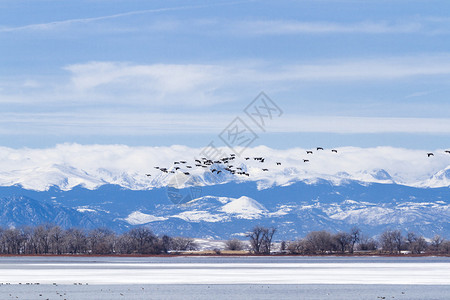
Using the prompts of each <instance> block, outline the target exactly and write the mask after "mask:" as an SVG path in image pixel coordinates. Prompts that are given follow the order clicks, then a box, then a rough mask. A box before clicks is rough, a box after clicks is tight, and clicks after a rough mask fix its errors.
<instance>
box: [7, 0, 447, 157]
mask: <svg viewBox="0 0 450 300" xmlns="http://www.w3.org/2000/svg"><path fill="white" fill-rule="evenodd" d="M448 11H450V3H448V1H402V0H399V1H382V0H381V1H380V0H377V1H371V0H369V1H339V0H336V1H325V0H324V1H321V0H314V1H130V0H127V1H118V0H117V1H116V0H112V1H104V0H89V1H54V0H46V1H41V0H35V1H17V0H14V1H12V0H10V1H9V0H1V1H0V144H1V145H3V146H9V147H50V146H53V145H55V144H57V143H65V142H69V143H71V142H76V143H84V144H96V143H99V144H127V145H146V146H158V145H173V144H184V145H188V146H194V147H202V146H203V145H206V144H208V143H209V142H210V141H211V140H213V139H217V136H218V135H219V134H220V133H221V132H222V130H223V129H224V128H226V127H227V126H228V124H229V123H230V122H232V121H233V120H234V119H235V117H237V116H239V117H241V119H242V120H244V121H245V122H246V123H247V124H248V125H249V126H250V127H251V128H252V129H253V130H254V131H255V133H257V135H258V139H257V140H256V141H255V143H254V144H253V145H258V144H264V145H268V146H270V147H274V148H288V147H295V146H299V147H310V146H314V145H317V144H320V145H323V146H326V147H332V146H347V145H350V146H362V147H369V146H370V147H371V146H379V145H389V146H397V147H406V148H420V149H429V148H432V149H434V148H448V147H450V146H449V144H450V101H449V98H450V97H449V96H450V39H449V37H450V17H449V15H448ZM260 91H264V92H265V93H266V94H267V95H269V96H270V97H271V99H272V100H273V101H274V102H275V103H276V104H277V105H278V106H279V107H280V108H281V109H282V110H283V114H282V115H281V116H280V117H277V118H274V119H273V120H271V122H269V123H268V124H267V127H266V131H265V132H263V131H261V130H260V128H257V127H255V125H254V124H253V123H252V122H251V120H249V119H246V118H247V116H246V115H245V113H244V112H243V110H244V108H245V107H246V106H247V105H248V104H249V103H250V102H251V101H252V100H253V99H254V98H255V97H256V96H257V95H258V94H259V92H260Z"/></svg>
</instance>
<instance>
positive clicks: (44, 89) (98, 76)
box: [0, 54, 450, 107]
mask: <svg viewBox="0 0 450 300" xmlns="http://www.w3.org/2000/svg"><path fill="white" fill-rule="evenodd" d="M64 69H65V70H66V71H67V76H65V77H61V76H60V75H58V76H55V77H54V78H48V77H47V78H45V80H44V79H42V78H38V79H36V78H27V79H20V80H19V82H11V80H9V81H7V80H4V81H3V82H2V80H0V86H1V87H2V89H3V91H2V93H1V95H0V96H1V98H0V101H1V102H3V103H7V102H28V103H30V104H32V103H35V102H39V103H41V104H43V103H54V104H55V105H57V106H58V105H64V104H65V103H68V104H69V103H85V104H86V103H101V104H103V105H104V104H106V103H108V104H114V103H116V104H117V103H122V104H124V103H127V104H129V105H132V104H133V103H134V104H139V105H146V106H155V105H156V106H166V107H167V106H170V105H172V106H179V105H182V106H212V105H215V104H217V103H224V102H230V101H239V100H241V99H240V98H239V97H240V96H242V95H244V94H245V93H246V92H250V91H253V93H255V91H259V90H261V88H263V89H265V90H275V91H277V90H291V91H292V92H295V90H296V89H298V87H299V84H302V86H304V85H305V84H308V83H315V82H323V83H347V84H355V83H358V82H364V81H366V82H370V81H375V80H376V81H377V84H384V83H386V84H391V83H392V80H410V81H411V80H415V78H416V77H430V76H441V77H445V78H448V77H449V75H450V55H449V54H436V55H417V56H406V57H385V58H373V59H371V58H369V59H352V60H332V61H316V62H308V63H301V62H297V63H291V64H283V65H278V64H274V63H268V62H253V63H250V62H229V63H214V64H148V65H144V64H132V63H125V62H96V61H94V62H88V63H83V64H74V65H68V66H66V67H64ZM25 80H27V82H28V84H26V87H24V84H23V82H24V81H25ZM38 82H39V85H37V84H36V83H38ZM370 83H371V84H372V83H373V82H370ZM30 84H31V85H30ZM31 86H33V87H36V88H37V87H39V88H38V89H33V91H26V90H25V89H26V88H27V87H28V88H29V87H31Z"/></svg>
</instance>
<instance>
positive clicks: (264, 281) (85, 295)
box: [0, 257, 450, 299]
mask: <svg viewBox="0 0 450 300" xmlns="http://www.w3.org/2000/svg"><path fill="white" fill-rule="evenodd" d="M0 284H1V285H0V296H2V297H1V299H6V298H10V297H13V295H15V296H14V297H13V298H15V297H19V298H18V299H34V298H37V297H39V298H41V297H42V299H47V298H48V299H115V297H118V298H117V299H120V297H122V298H121V299H123V297H124V296H126V298H127V299H145V298H147V297H150V296H151V298H152V299H154V298H159V299H168V298H173V297H178V298H182V299H186V298H188V299H189V298H190V299H208V298H211V295H214V298H219V299H221V298H220V297H222V298H223V299H227V298H230V297H232V296H233V297H240V296H241V297H243V296H245V298H246V299H270V298H278V297H280V295H283V297H282V298H283V299H286V298H299V297H300V298H309V299H327V298H328V299H377V297H386V298H385V299H388V298H389V299H393V298H392V297H394V298H401V299H448V295H449V294H450V258H444V257H426V258H411V257H404V258H394V257H351V258H347V257H150V258H136V257H131V258H130V257H0ZM64 293H65V295H64ZM10 294H11V296H9V295H10ZM121 294H122V295H121ZM39 295H42V296H39ZM221 295H222V296H221ZM6 296H7V297H6ZM341 296H342V297H341ZM388 296H389V297H388ZM340 297H341V298H340ZM378 299H380V298H378Z"/></svg>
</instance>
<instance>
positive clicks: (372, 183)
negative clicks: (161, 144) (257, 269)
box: [0, 144, 450, 239]
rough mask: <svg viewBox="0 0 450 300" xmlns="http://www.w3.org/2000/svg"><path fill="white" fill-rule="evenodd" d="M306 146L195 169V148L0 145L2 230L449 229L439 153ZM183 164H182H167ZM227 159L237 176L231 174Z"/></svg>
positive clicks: (293, 233) (230, 233)
mask: <svg viewBox="0 0 450 300" xmlns="http://www.w3.org/2000/svg"><path fill="white" fill-rule="evenodd" d="M306 150H309V149H300V148H297V149H289V150H274V149H270V148H267V147H262V146H261V147H255V148H251V149H245V151H244V152H243V153H242V155H241V156H236V158H235V159H233V160H232V162H227V163H226V164H224V163H213V164H211V165H209V166H200V167H199V166H196V161H195V159H198V158H200V157H201V154H199V153H201V151H202V149H194V148H188V147H183V146H173V147H165V148H158V147H134V148H133V147H127V146H117V145H112V146H99V145H91V146H81V145H76V144H70V145H69V144H68V145H59V146H57V147H55V148H51V149H19V150H14V149H10V148H0V166H1V171H0V199H1V204H2V209H1V214H0V226H6V227H8V226H21V225H37V224H40V223H45V222H50V223H56V224H59V225H61V226H64V227H73V226H80V227H83V228H87V229H88V228H93V227H99V226H106V227H109V228H111V229H113V230H116V231H119V232H120V231H123V230H126V229H128V228H131V227H133V226H142V225H145V226H150V227H151V228H152V229H153V230H154V231H155V232H157V233H160V234H162V233H167V234H170V235H185V236H192V237H198V238H205V237H206V238H208V237H212V238H219V239H226V238H231V237H239V236H245V233H246V232H247V231H248V230H250V229H251V228H252V227H253V226H255V225H258V224H259V225H264V226H274V227H277V228H278V233H277V235H278V238H279V239H284V238H285V239H291V238H295V237H298V236H302V235H304V234H306V233H307V232H309V231H311V230H321V229H327V230H333V231H337V230H348V229H349V228H350V227H351V226H352V225H355V224H356V225H358V226H360V227H361V228H362V229H363V230H364V231H365V233H366V234H368V235H373V234H378V233H379V232H380V231H381V230H384V229H386V228H400V229H402V230H414V231H416V232H418V233H422V234H425V235H426V236H432V235H434V234H436V233H437V234H442V235H444V236H449V233H450V225H449V224H450V210H449V201H450V154H447V153H445V151H444V150H439V149H438V150H435V151H434V154H435V155H434V156H433V157H428V156H427V154H426V151H419V150H407V149H398V148H390V147H378V148H366V149H362V148H354V147H345V148H337V149H335V150H336V151H331V149H324V150H316V149H313V153H312V154H307V153H306ZM221 151H223V152H225V153H228V152H230V151H229V150H227V149H225V148H223V149H221ZM226 151H228V152H226ZM228 155H230V154H228ZM254 157H264V161H260V160H255V159H254ZM305 159H306V160H308V161H307V162H305V161H304V160H305ZM180 161H186V163H178V164H174V162H180ZM230 165H232V166H233V168H234V169H236V170H241V171H242V172H243V173H244V174H238V173H235V174H232V173H231V172H228V171H227V170H226V168H229V167H230ZM188 166H190V168H188ZM155 167H158V168H159V169H157V168H155ZM177 167H178V168H179V169H176V168H177ZM161 168H166V169H167V172H162V171H161ZM213 169H215V170H216V171H215V172H212V170H213ZM171 171H173V173H171ZM218 171H220V172H218ZM186 173H188V174H186ZM147 174H148V175H150V176H148V175H147Z"/></svg>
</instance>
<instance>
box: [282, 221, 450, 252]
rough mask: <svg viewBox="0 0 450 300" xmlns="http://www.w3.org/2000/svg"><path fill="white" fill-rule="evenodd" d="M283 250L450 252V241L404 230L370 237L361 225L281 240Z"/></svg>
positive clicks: (393, 230)
mask: <svg viewBox="0 0 450 300" xmlns="http://www.w3.org/2000/svg"><path fill="white" fill-rule="evenodd" d="M281 250H282V251H283V252H288V253H292V254H304V255H311V254H334V253H354V252H355V251H358V252H376V253H380V254H400V253H411V254H423V253H434V254H450V240H445V239H444V238H443V237H441V236H439V235H435V236H434V237H433V238H432V239H431V240H429V241H427V240H426V239H425V238H424V237H423V236H422V235H418V234H416V233H414V232H412V231H410V232H407V233H406V235H403V234H402V232H401V231H400V230H397V229H387V230H385V231H384V232H382V233H381V234H380V235H379V236H378V237H377V238H372V237H367V236H366V235H364V234H363V233H362V231H361V230H360V229H359V228H358V227H353V228H351V229H350V231H349V232H343V231H340V232H337V233H330V232H328V231H326V230H322V231H313V232H310V233H308V234H307V235H306V236H305V237H304V238H302V239H298V240H295V241H291V242H288V243H284V246H283V242H282V243H281Z"/></svg>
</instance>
